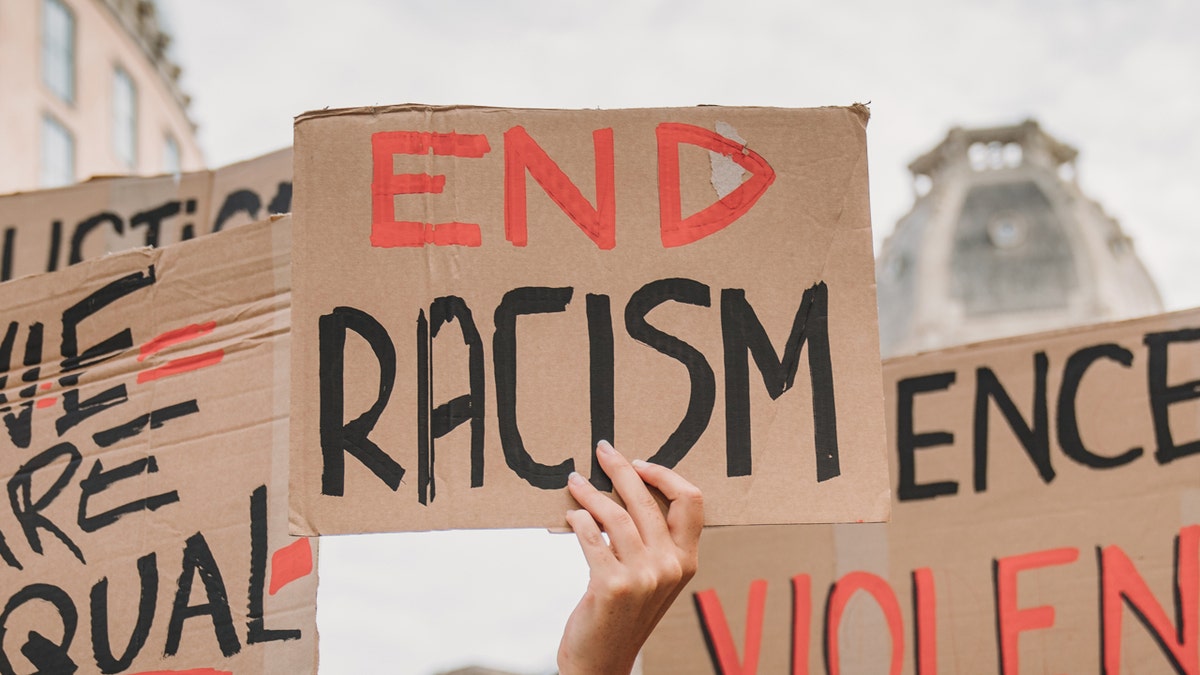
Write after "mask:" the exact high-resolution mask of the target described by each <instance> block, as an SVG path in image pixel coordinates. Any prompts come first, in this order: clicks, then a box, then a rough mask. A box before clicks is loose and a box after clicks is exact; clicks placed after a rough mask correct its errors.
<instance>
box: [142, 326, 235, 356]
mask: <svg viewBox="0 0 1200 675" xmlns="http://www.w3.org/2000/svg"><path fill="white" fill-rule="evenodd" d="M216 327H217V322H216V321H208V322H206V323H194V324H191V325H190V326H184V327H183V328H176V329H175V330H169V331H167V332H165V333H163V334H162V335H159V336H158V337H156V338H154V339H152V340H150V341H149V342H147V343H146V344H144V345H142V348H141V350H139V353H138V359H137V360H138V361H145V360H146V358H147V357H149V356H151V355H153V354H157V353H158V352H161V351H162V350H164V349H166V348H167V347H171V346H173V345H177V344H180V343H181V342H187V341H188V340H195V339H196V338H198V337H204V336H205V335H208V334H209V333H211V332H213V329H214V328H216Z"/></svg>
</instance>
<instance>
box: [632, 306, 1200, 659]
mask: <svg viewBox="0 0 1200 675" xmlns="http://www.w3.org/2000/svg"><path fill="white" fill-rule="evenodd" d="M884 378H885V387H886V391H887V395H888V398H889V400H888V422H889V441H890V447H891V449H892V452H891V458H892V468H893V472H894V477H895V481H896V482H895V487H896V490H895V495H896V503H895V504H894V507H893V520H892V522H891V523H888V524H887V525H857V526H856V525H840V526H793V527H763V528H718V529H715V530H708V531H706V532H705V534H704V537H703V538H702V541H701V548H702V550H701V555H700V560H701V568H700V572H699V574H698V575H697V577H696V578H695V580H694V581H693V582H692V584H691V586H690V587H689V588H688V589H687V591H685V594H684V596H681V600H683V601H681V602H677V603H676V604H675V606H674V607H673V608H672V609H671V611H670V612H669V613H668V615H667V616H666V617H665V618H664V620H663V622H662V624H661V625H660V627H659V629H658V631H657V632H656V633H655V634H654V636H653V637H652V638H651V640H650V642H649V643H648V644H647V647H646V653H645V657H646V658H645V672H646V674H647V675H657V674H659V673H680V672H686V673H721V674H723V675H729V674H731V673H739V674H743V675H752V674H753V673H755V672H757V673H889V672H890V673H894V674H895V673H910V674H919V675H932V674H933V673H939V672H940V673H972V674H986V673H1000V674H1005V675H1012V674H1015V673H1030V672H1036V673H1098V672H1103V673H1107V674H1108V675H1116V674H1117V673H1170V672H1177V673H1197V672H1200V311H1191V312H1184V313H1178V314H1169V315H1164V316H1159V317H1154V318H1150V319H1144V320H1137V321H1129V322H1124V323H1117V324H1109V325H1105V326H1101V327H1094V328H1087V329H1080V330H1074V331H1068V332H1061V333H1052V334H1045V335H1035V336H1030V337H1023V338H1018V339H1013V340H1006V341H997V342H991V343H985V344H980V345H975V346H970V347H965V348H959V349H951V350H946V351H942V352H936V353H930V354H925V355H919V356H914V357H905V358H899V359H896V360H892V361H889V362H887V363H886V364H885V365H884Z"/></svg>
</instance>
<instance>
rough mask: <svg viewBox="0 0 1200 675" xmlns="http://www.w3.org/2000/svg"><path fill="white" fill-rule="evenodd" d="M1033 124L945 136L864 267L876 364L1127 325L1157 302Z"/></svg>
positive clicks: (1070, 167) (1066, 151) (1069, 164)
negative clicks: (874, 287)
mask: <svg viewBox="0 0 1200 675" xmlns="http://www.w3.org/2000/svg"><path fill="white" fill-rule="evenodd" d="M1076 155H1077V152H1076V150H1075V149H1074V148H1072V147H1070V146H1068V145H1066V144H1064V143H1061V142H1059V141H1058V140H1056V139H1055V138H1053V137H1052V136H1050V135H1049V134H1047V133H1046V132H1045V131H1043V130H1042V129H1041V127H1039V126H1038V124H1037V123H1036V122H1034V121H1026V122H1024V123H1022V124H1018V125H1014V126H1006V127H995V128H986V129H961V128H955V129H952V130H951V131H950V132H949V134H947V136H946V139H945V140H944V141H942V142H941V143H940V144H939V145H938V146H937V147H936V148H934V149H932V150H930V151H929V152H928V153H926V154H925V155H922V156H921V157H919V158H917V159H916V160H915V161H913V162H912V164H910V165H909V170H910V171H911V173H912V175H913V185H914V191H915V194H916V200H915V203H914V204H913V207H912V210H911V211H910V212H909V213H908V214H907V215H905V216H904V217H903V218H901V219H900V221H899V222H898V223H897V224H896V228H895V230H894V232H893V233H892V235H891V236H890V237H889V238H888V239H887V241H886V242H885V243H884V245H883V250H882V251H881V252H880V254H879V256H878V258H877V261H876V264H877V267H876V279H877V281H878V294H879V321H880V326H879V330H880V344H881V351H882V352H883V355H884V357H888V356H895V355H899V354H906V353H912V352H917V351H925V350H929V349H935V348H939V347H945V346H949V345H954V344H961V343H967V342H976V341H979V340H986V339H992V338H998V337H1004V336H1010V335H1019V334H1024V333H1031V332H1036V331H1043V330H1051V329H1056V328H1064V327H1067V326H1075V325H1081V324H1087V323H1097V322H1102V321H1113V320H1118V319H1125V318H1132V317H1135V316H1143V315H1148V314H1156V313H1159V312H1161V311H1162V300H1161V298H1160V296H1159V293H1158V289H1157V288H1156V287H1155V285H1154V282H1153V281H1152V280H1151V279H1150V276H1149V275H1148V274H1147V272H1146V269H1145V267H1143V265H1142V263H1141V261H1140V259H1139V258H1138V256H1137V253H1136V252H1135V251H1134V247H1133V243H1132V241H1131V240H1130V238H1129V237H1128V236H1126V234H1125V233H1124V232H1123V231H1122V230H1121V227H1120V225H1119V224H1118V223H1117V221H1116V220H1114V219H1113V218H1112V217H1111V216H1109V215H1108V214H1106V213H1105V212H1104V210H1103V209H1102V208H1101V207H1100V205H1099V204H1097V203H1096V202H1095V201H1093V200H1091V199H1089V198H1088V197H1087V196H1086V195H1084V194H1083V193H1082V192H1081V191H1080V189H1079V186H1078V183H1077V182H1076V180H1075V159H1076Z"/></svg>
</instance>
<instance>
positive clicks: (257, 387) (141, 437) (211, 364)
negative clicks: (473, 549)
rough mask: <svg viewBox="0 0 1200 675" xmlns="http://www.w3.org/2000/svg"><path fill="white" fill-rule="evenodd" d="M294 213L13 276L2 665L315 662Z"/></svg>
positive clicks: (183, 667) (172, 666)
mask: <svg viewBox="0 0 1200 675" xmlns="http://www.w3.org/2000/svg"><path fill="white" fill-rule="evenodd" d="M289 239H290V224H289V223H288V221H287V219H283V220H280V221H277V222H274V223H259V224H256V225H249V226H245V227H241V228H238V229H236V230H234V231H230V232H225V233H222V234H220V235H217V236H212V237H203V238H201V239H196V240H194V241H190V242H185V243H182V244H179V245H176V246H171V247H167V248H163V249H156V250H149V249H140V250H137V251H133V252H128V253H124V254H120V255H114V256H110V257H106V258H103V259H100V260H93V261H88V262H85V263H83V264H80V265H76V266H73V267H70V268H68V269H66V270H61V271H59V272H56V273H54V274H46V275H37V276H31V277H26V278H22V279H17V280H14V281H11V282H9V283H5V284H2V285H0V307H4V308H5V314H4V319H3V323H2V324H0V369H2V371H3V372H2V374H0V383H3V392H2V395H0V417H2V419H3V424H2V425H0V480H2V481H3V482H4V484H5V486H6V493H7V497H8V498H7V500H6V502H5V507H4V508H0V673H5V674H9V673H33V672H38V673H73V672H79V673H159V672H172V673H181V674H182V673H187V674H196V675H199V674H201V673H203V674H205V675H218V674H230V673H237V674H238V675H250V674H252V673H279V674H280V675H283V674H288V675H291V674H294V673H312V672H315V669H316V624H315V620H316V617H315V612H316V609H315V603H316V585H317V581H316V573H315V554H316V550H315V548H314V547H312V546H310V544H309V541H308V540H306V539H294V538H292V537H290V536H288V534H287V525H286V523H287V516H286V509H287V493H286V490H287V435H288V429H287V427H288V418H287V410H288V389H287V387H288V383H287V371H288V367H289V366H288V364H289V354H288V318H289V314H288V301H289V295H288V285H289V279H288V275H289V267H288V263H289V256H288V249H289Z"/></svg>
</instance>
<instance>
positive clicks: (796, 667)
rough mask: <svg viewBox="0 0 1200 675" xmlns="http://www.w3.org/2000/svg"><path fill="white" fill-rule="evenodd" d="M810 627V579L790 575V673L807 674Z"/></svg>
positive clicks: (799, 575) (803, 576)
mask: <svg viewBox="0 0 1200 675" xmlns="http://www.w3.org/2000/svg"><path fill="white" fill-rule="evenodd" d="M811 629H812V579H810V578H809V576H808V575H807V574H797V575H796V576H794V577H792V675H808V642H809V640H808V636H809V632H810V631H811Z"/></svg>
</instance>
